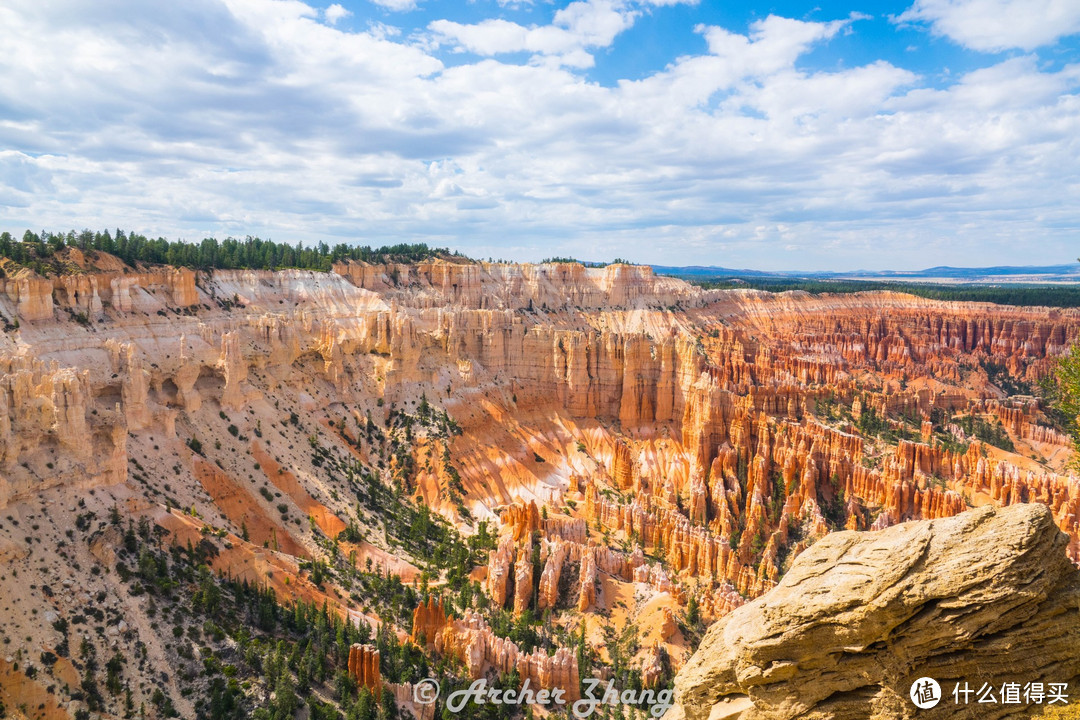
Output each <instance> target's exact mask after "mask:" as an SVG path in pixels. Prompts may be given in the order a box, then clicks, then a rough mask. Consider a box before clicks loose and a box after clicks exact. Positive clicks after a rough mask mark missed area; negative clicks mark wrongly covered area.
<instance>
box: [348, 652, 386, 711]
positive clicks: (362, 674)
mask: <svg viewBox="0 0 1080 720" xmlns="http://www.w3.org/2000/svg"><path fill="white" fill-rule="evenodd" d="M349 675H351V676H352V677H354V678H356V682H357V683H358V684H359V685H360V686H362V687H366V688H367V689H368V690H371V692H372V694H374V695H375V697H376V698H382V677H381V675H380V670H379V650H378V649H377V648H376V647H374V646H372V645H361V644H360V643H355V644H354V645H353V646H352V647H350V648H349Z"/></svg>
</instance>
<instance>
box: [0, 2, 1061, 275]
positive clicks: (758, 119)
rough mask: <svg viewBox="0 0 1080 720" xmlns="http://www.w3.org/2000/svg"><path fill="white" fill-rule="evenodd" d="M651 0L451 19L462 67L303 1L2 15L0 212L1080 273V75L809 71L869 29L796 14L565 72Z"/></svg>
mask: <svg viewBox="0 0 1080 720" xmlns="http://www.w3.org/2000/svg"><path fill="white" fill-rule="evenodd" d="M642 7H643V6H641V5H623V4H618V3H615V2H610V1H607V0H593V1H592V2H578V3H573V4H571V5H570V6H567V7H566V8H564V9H563V10H560V11H558V12H552V13H551V15H550V20H551V21H550V23H548V24H546V25H538V26H536V27H524V26H521V25H517V24H515V23H506V24H505V25H493V23H495V22H496V21H486V22H487V24H485V23H483V22H482V23H477V24H475V25H460V26H449V25H445V24H441V25H439V26H438V27H443V28H450V29H452V30H453V32H452V33H448V34H447V35H446V42H448V43H450V44H451V46H452V47H458V46H461V47H463V48H464V47H468V48H469V52H472V53H474V54H476V55H479V56H480V57H479V59H470V60H469V61H468V62H462V63H457V64H444V63H443V62H441V61H440V60H439V59H438V58H437V57H436V55H435V53H434V51H432V50H430V49H425V48H424V47H423V46H422V45H418V44H417V43H416V39H415V37H399V36H396V35H395V34H394V31H392V30H391V29H387V28H386V27H385V26H379V25H378V24H372V25H370V26H369V28H368V29H366V30H345V29H343V27H342V26H344V25H345V24H344V23H342V24H341V25H339V26H337V27H335V26H333V25H331V24H330V23H329V17H328V16H327V14H326V13H327V11H320V10H318V9H316V8H315V7H313V6H310V5H308V4H306V3H302V2H298V1H296V0H189V2H187V3H179V4H156V3H144V2H140V1H139V0H112V2H110V3H109V4H107V5H95V7H94V8H93V10H92V11H91V10H90V9H88V7H87V4H86V3H81V2H78V1H77V0H56V1H55V2H51V3H40V2H37V1H35V0H9V1H8V2H7V3H5V4H4V5H3V6H0V26H2V27H5V28H6V29H7V30H8V34H7V38H8V39H7V43H8V44H7V46H6V52H5V53H4V54H2V55H0V108H2V109H3V110H2V111H0V214H2V215H3V216H4V217H5V219H6V220H7V222H8V223H9V224H13V225H15V226H13V227H10V228H8V229H13V230H15V229H18V227H21V226H26V227H33V228H35V229H38V228H41V227H46V228H57V229H67V228H69V227H77V228H81V227H84V226H90V227H105V226H108V227H113V226H117V225H121V226H125V227H129V228H133V229H136V230H140V231H143V232H151V233H155V234H158V233H160V234H164V235H167V236H170V237H189V238H198V237H203V236H205V235H207V234H218V235H223V234H227V233H233V234H239V235H243V234H247V233H261V234H263V235H264V236H266V235H271V236H273V237H274V238H275V239H288V240H297V239H308V240H310V239H316V238H327V239H333V240H335V241H336V240H357V241H360V242H368V243H370V242H385V241H390V242H393V241H398V240H409V241H415V240H417V239H422V240H424V241H427V242H429V243H435V244H447V245H451V246H454V247H458V248H460V249H462V250H464V251H466V252H470V253H473V254H476V255H479V256H485V257H486V256H488V255H491V256H495V257H500V256H501V257H507V256H509V255H511V254H513V255H514V256H516V257H521V258H523V259H530V258H531V259H539V258H541V257H546V256H550V255H557V254H576V255H581V254H582V253H585V254H588V255H590V256H592V257H596V258H604V257H614V256H616V255H618V256H624V257H625V256H630V257H632V258H635V259H638V260H644V261H654V262H666V263H678V262H682V263H697V264H700V263H710V262H711V263H718V264H740V265H743V266H748V265H758V266H772V267H775V266H785V267H792V266H802V267H807V268H810V267H828V266H832V267H836V266H837V265H842V266H844V267H850V266H852V265H865V266H868V267H875V266H876V267H880V266H883V265H891V266H894V267H911V266H912V265H920V264H922V265H925V264H938V263H947V262H951V263H952V264H965V258H966V259H967V260H966V264H972V263H973V262H976V263H977V262H1007V261H1009V260H1010V259H1011V260H1013V261H1015V260H1016V258H1015V257H1011V255H1010V254H1012V253H1015V251H1016V248H1017V247H1018V244H1022V243H1024V242H1028V243H1031V245H1030V247H1031V250H1030V252H1028V253H1026V254H1025V256H1024V257H1023V258H1022V259H1021V260H1022V261H1025V262H1027V261H1044V260H1045V261H1049V260H1051V259H1052V258H1053V257H1054V254H1055V253H1059V252H1060V253H1064V255H1063V257H1066V258H1071V257H1074V256H1075V253H1073V254H1071V255H1070V254H1068V253H1069V252H1070V248H1069V245H1070V244H1071V245H1073V246H1074V245H1075V228H1076V227H1077V225H1078V224H1080V213H1078V211H1077V210H1076V208H1077V207H1080V144H1078V143H1077V141H1076V138H1078V137H1080V94H1078V93H1080V67H1078V66H1073V65H1065V66H1063V67H1060V68H1058V69H1047V68H1045V67H1044V66H1042V65H1041V64H1040V63H1039V61H1038V59H1037V58H1036V57H1035V56H1032V55H1023V56H1018V57H1012V58H1008V59H1006V60H1003V61H1001V62H993V63H992V64H989V65H987V66H986V67H982V68H979V69H977V70H974V71H971V72H968V73H966V74H964V75H962V76H958V77H956V78H955V79H954V80H952V81H951V82H950V83H949V84H946V85H943V86H942V85H930V84H929V83H927V82H926V81H925V80H924V79H923V78H920V77H919V76H917V75H915V74H914V73H912V72H910V71H909V70H906V69H904V68H902V67H897V66H895V65H893V64H890V63H888V62H885V61H881V60H879V61H876V62H869V63H867V64H864V65H861V66H857V67H842V68H841V69H831V70H815V69H812V68H808V67H804V66H803V65H802V63H801V61H802V60H803V58H805V57H806V56H807V54H808V53H811V52H812V51H814V50H815V49H816V48H819V47H822V46H823V45H825V44H828V43H829V42H830V41H831V40H832V39H833V38H835V37H836V36H837V34H838V33H840V32H843V31H844V30H845V29H846V28H849V27H851V20H852V19H851V18H846V19H839V20H835V21H828V22H807V21H803V20H794V19H788V18H783V17H779V16H770V17H767V18H764V19H761V20H759V21H756V22H755V23H753V24H752V25H751V26H750V28H749V29H748V31H747V32H746V33H745V34H742V33H738V32H733V31H732V30H730V29H725V28H721V27H715V26H707V27H706V26H703V27H701V28H699V32H700V33H701V35H702V37H703V38H704V39H705V45H706V49H705V50H704V51H703V52H700V53H698V54H694V55H687V56H684V57H680V58H678V59H676V60H675V61H673V62H672V63H671V64H670V65H669V66H667V67H665V68H664V69H662V70H659V71H657V72H653V73H652V74H648V75H646V76H645V77H643V78H640V79H637V80H633V81H631V80H623V81H620V82H617V83H614V84H612V85H610V86H606V85H600V84H598V83H596V82H592V81H590V80H588V79H587V77H586V75H585V73H583V72H582V71H581V70H579V69H577V68H576V66H577V65H583V64H585V60H584V57H581V58H579V60H578V61H576V62H569V61H568V60H567V58H572V57H573V56H574V54H575V53H580V54H582V55H583V56H589V53H590V52H592V51H595V49H596V48H602V47H607V46H608V45H610V44H611V43H612V42H613V38H615V37H616V36H617V35H618V33H620V32H622V31H623V30H624V29H625V27H626V26H627V24H628V23H632V22H633V20H634V17H635V16H634V15H633V14H634V13H636V12H642V11H643V10H642ZM478 27H483V28H487V30H486V31H479V32H478V31H477V30H476V28H478ZM492 28H494V29H492ZM431 32H436V30H435V29H434V28H433V29H432V30H431ZM514 52H525V53H528V54H531V55H533V56H534V60H533V61H532V62H521V58H517V57H504V56H505V55H507V54H508V53H514ZM1070 228H1072V230H1070ZM0 229H3V228H0ZM1070 232H1072V233H1073V234H1072V235H1070V234H1069V233H1070ZM943 238H944V239H945V241H943ZM582 248H590V250H589V251H588V252H586V251H585V250H583V249H582ZM785 248H790V249H787V250H785ZM838 249H842V251H843V255H842V256H839V257H838V256H837V255H836V253H837V252H838V251H839V250H838ZM830 253H831V254H830ZM931 260H932V262H930V261H931Z"/></svg>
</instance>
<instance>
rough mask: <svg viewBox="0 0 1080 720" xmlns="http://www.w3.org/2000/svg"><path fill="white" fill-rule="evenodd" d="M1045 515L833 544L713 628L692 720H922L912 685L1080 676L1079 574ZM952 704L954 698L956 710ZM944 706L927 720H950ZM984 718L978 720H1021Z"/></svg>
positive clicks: (1025, 509)
mask: <svg viewBox="0 0 1080 720" xmlns="http://www.w3.org/2000/svg"><path fill="white" fill-rule="evenodd" d="M1066 544H1067V538H1066V536H1065V535H1063V534H1062V533H1061V532H1060V530H1058V528H1057V527H1056V526H1055V524H1054V521H1053V517H1052V515H1051V513H1050V511H1049V510H1048V509H1047V508H1046V507H1045V506H1043V505H1038V504H1019V505H1013V506H1010V507H1007V508H1003V509H997V510H995V509H994V508H992V507H983V508H979V509H977V510H972V511H970V512H966V513H962V514H960V515H957V516H955V517H951V518H948V519H941V520H934V521H922V522H912V523H906V524H902V525H898V526H895V527H892V528H889V529H888V530H884V531H881V532H875V533H866V534H860V533H855V532H841V533H833V534H830V535H828V536H826V537H825V538H824V539H822V540H819V541H818V542H817V543H816V544H815V545H814V546H813V547H812V548H810V549H809V550H807V551H806V552H804V553H803V554H802V555H801V556H800V557H799V558H798V560H796V562H795V563H794V564H793V565H792V567H791V569H790V570H789V572H788V573H787V575H785V576H784V578H783V579H782V580H781V581H780V583H779V585H777V587H776V588H774V589H773V590H772V591H771V592H769V593H767V594H765V595H764V596H763V597H761V598H759V599H758V600H756V601H755V602H753V603H750V604H748V605H744V606H742V607H741V608H739V609H737V610H735V611H733V612H731V613H730V614H728V615H727V616H725V617H724V618H722V619H721V620H720V621H719V622H717V623H716V624H715V625H713V627H711V628H710V629H709V632H708V633H707V635H706V637H705V639H704V640H703V641H702V643H701V646H700V647H699V648H698V650H697V651H696V652H695V653H694V655H693V657H692V658H691V659H690V661H689V662H688V663H687V664H686V666H684V667H683V669H682V670H681V671H680V672H679V674H678V676H677V678H676V689H677V697H678V702H679V703H680V704H681V706H682V710H683V711H684V712H685V715H686V717H687V718H688V720H705V718H707V717H708V716H709V713H710V711H711V709H712V707H713V705H714V704H716V703H718V702H720V701H721V700H722V699H723V698H724V697H728V698H729V699H731V697H732V696H741V695H746V696H749V698H750V700H751V701H752V702H753V705H754V707H753V709H752V710H751V711H749V712H748V713H747V714H746V715H745V718H746V720H752V719H753V718H760V719H762V720H764V719H765V718H777V719H779V718H784V719H787V718H796V717H798V718H811V717H813V718H838V719H839V718H867V717H873V718H908V717H911V718H914V717H916V708H915V706H914V705H913V704H912V703H911V701H910V700H909V698H908V693H909V689H910V687H911V685H912V683H913V681H915V680H916V679H918V678H920V677H924V676H926V677H932V678H934V679H936V680H937V681H938V682H939V683H940V684H941V686H942V688H944V689H945V692H946V693H948V692H951V690H952V688H953V686H954V684H955V683H958V682H964V681H969V682H975V681H978V682H980V683H981V682H989V683H990V684H991V685H994V686H995V687H998V688H1000V687H1001V686H1002V683H1004V682H1017V681H1018V682H1020V683H1024V682H1028V681H1031V682H1035V681H1044V682H1072V681H1074V680H1075V679H1076V678H1077V677H1080V653H1078V652H1077V650H1078V648H1080V570H1077V568H1076V567H1074V566H1073V565H1072V564H1071V563H1070V562H1069V560H1068V558H1067V557H1066V556H1065V552H1064V550H1065V546H1066ZM948 699H949V698H946V700H948ZM957 712H958V708H957V707H956V706H955V705H954V704H952V703H950V702H945V701H943V702H942V703H941V704H940V705H939V706H938V707H937V708H935V709H933V710H922V711H918V715H917V716H918V717H928V718H934V717H941V718H946V717H954V716H955V715H956V713H957ZM1026 712H1027V709H1026V708H1025V707H1024V706H1022V705H1015V706H1010V705H1003V704H995V705H984V706H982V707H980V708H979V717H984V718H997V717H1007V716H1014V715H1020V714H1026Z"/></svg>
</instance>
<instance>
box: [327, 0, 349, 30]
mask: <svg viewBox="0 0 1080 720" xmlns="http://www.w3.org/2000/svg"><path fill="white" fill-rule="evenodd" d="M350 15H352V12H351V11H349V10H346V9H345V8H344V7H343V6H341V5H339V4H338V3H334V4H333V5H331V6H330V7H328V8H326V10H325V12H323V17H325V18H326V22H328V23H330V24H331V25H337V24H338V21H339V20H343V19H344V18H347V17H349V16H350Z"/></svg>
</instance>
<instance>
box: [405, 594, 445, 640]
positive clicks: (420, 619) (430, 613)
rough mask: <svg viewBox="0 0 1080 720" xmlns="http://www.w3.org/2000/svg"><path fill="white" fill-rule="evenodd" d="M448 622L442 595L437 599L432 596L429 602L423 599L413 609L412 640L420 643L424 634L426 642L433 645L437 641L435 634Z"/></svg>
mask: <svg viewBox="0 0 1080 720" xmlns="http://www.w3.org/2000/svg"><path fill="white" fill-rule="evenodd" d="M446 623H447V618H446V609H445V608H444V606H443V601H442V598H441V597H440V598H438V599H436V598H435V597H434V596H431V597H429V598H428V599H427V602H423V601H421V602H420V604H419V605H417V606H416V610H414V611H413V626H412V641H413V642H414V643H417V644H419V643H420V637H421V635H422V636H423V637H424V644H425V645H431V644H432V643H434V642H435V635H436V634H437V633H438V632H439V631H441V630H442V629H443V628H444V627H446Z"/></svg>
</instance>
